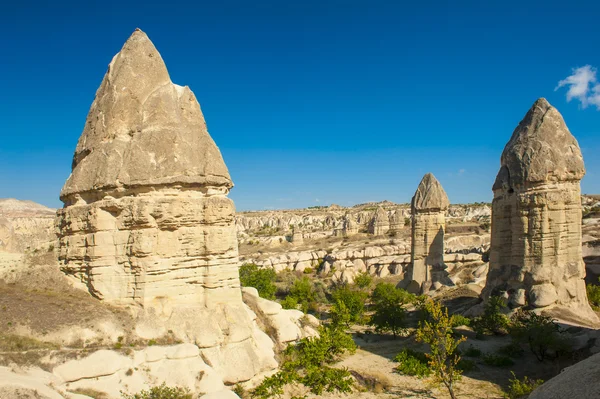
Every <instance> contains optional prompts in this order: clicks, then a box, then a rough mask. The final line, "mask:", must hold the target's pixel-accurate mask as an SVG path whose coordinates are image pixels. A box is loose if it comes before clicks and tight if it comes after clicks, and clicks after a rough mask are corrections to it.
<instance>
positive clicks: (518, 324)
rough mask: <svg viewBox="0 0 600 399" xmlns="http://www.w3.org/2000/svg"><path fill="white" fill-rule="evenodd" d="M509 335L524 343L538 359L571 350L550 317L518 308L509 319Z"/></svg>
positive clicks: (557, 355)
mask: <svg viewBox="0 0 600 399" xmlns="http://www.w3.org/2000/svg"><path fill="white" fill-rule="evenodd" d="M511 321H512V325H511V328H510V335H511V336H512V338H513V340H515V341H516V342H518V343H526V344H528V345H529V349H531V352H532V353H533V354H534V355H535V357H536V358H537V359H538V360H539V361H540V362H542V361H544V360H545V359H548V358H557V357H559V356H560V355H562V354H565V353H567V352H569V351H570V350H571V345H570V344H569V341H568V339H567V338H566V337H565V336H564V334H563V331H562V329H561V328H560V326H559V325H558V324H556V323H555V321H554V320H553V319H552V317H549V316H543V315H538V314H536V313H534V312H532V311H527V310H522V309H520V310H519V311H517V313H515V314H514V315H513V317H512V319H511Z"/></svg>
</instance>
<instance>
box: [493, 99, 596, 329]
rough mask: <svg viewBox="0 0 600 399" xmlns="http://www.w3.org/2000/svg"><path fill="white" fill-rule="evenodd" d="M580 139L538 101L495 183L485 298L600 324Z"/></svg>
mask: <svg viewBox="0 0 600 399" xmlns="http://www.w3.org/2000/svg"><path fill="white" fill-rule="evenodd" d="M584 174H585V167H584V163H583V157H582V155H581V151H580V149H579V145H578V143H577V140H576V139H575V137H573V135H571V133H570V132H569V129H568V128H567V126H566V124H565V122H564V120H563V118H562V116H561V114H560V113H559V112H558V111H557V110H556V108H554V107H552V106H551V105H550V104H549V103H548V102H547V101H546V100H545V99H543V98H541V99H539V100H537V101H536V102H535V103H534V104H533V106H532V107H531V109H530V110H529V112H527V114H526V115H525V118H524V119H523V120H522V121H521V122H520V123H519V125H518V126H517V128H516V129H515V131H514V132H513V134H512V137H511V139H510V141H509V142H508V144H507V145H506V147H505V148H504V152H503V153H502V157H501V167H500V171H499V172H498V176H497V177H496V182H495V183H494V186H493V192H494V201H493V205H492V239H491V250H490V269H489V273H488V276H487V282H486V287H485V289H484V290H483V293H482V295H483V297H484V299H487V298H488V297H489V296H490V295H505V296H506V297H507V299H508V303H509V305H510V306H511V307H513V308H515V307H520V306H526V305H528V306H530V307H533V308H544V309H545V310H547V311H549V312H551V313H554V314H556V315H557V317H560V316H561V315H563V316H564V317H567V318H573V317H569V314H571V315H573V314H574V315H576V318H578V319H580V320H581V322H582V323H597V321H598V319H597V317H596V315H595V314H594V313H593V312H592V310H591V308H590V306H589V304H588V301H587V297H586V289H585V284H584V280H583V279H584V277H585V266H584V263H583V260H582V247H581V217H582V215H581V195H580V194H581V192H580V184H579V182H580V180H581V178H582V177H583V176H584ZM565 312H566V313H565Z"/></svg>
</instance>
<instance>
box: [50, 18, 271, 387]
mask: <svg viewBox="0 0 600 399" xmlns="http://www.w3.org/2000/svg"><path fill="white" fill-rule="evenodd" d="M232 186H233V184H232V182H231V179H230V177H229V173H228V171H227V167H226V166H225V163H224V162H223V158H222V157H221V154H220V152H219V149H218V148H217V146H216V145H215V143H214V141H213V140H212V138H211V137H210V135H209V134H208V131H207V128H206V123H205V121H204V116H203V115H202V111H201V110H200V106H199V104H198V102H197V101H196V98H195V97H194V95H193V93H192V92H191V90H190V89H189V88H188V87H180V86H177V85H175V84H173V83H172V82H171V80H170V78H169V74H168V72H167V69H166V66H165V64H164V62H163V60H162V58H161V56H160V54H159V53H158V51H157V50H156V48H155V47H154V45H153V44H152V42H151V41H150V40H149V39H148V37H147V36H146V34H145V33H143V32H142V31H140V30H136V31H135V32H134V33H133V34H132V35H131V37H130V38H129V39H128V40H127V42H126V43H125V45H124V46H123V49H122V50H121V51H120V52H119V53H118V54H117V55H116V56H115V57H114V58H113V60H112V61H111V63H110V65H109V67H108V71H107V73H106V75H105V76H104V80H103V81H102V84H101V85H100V88H99V89H98V91H97V93H96V98H95V100H94V102H93V104H92V106H91V109H90V112H89V114H88V118H87V121H86V124H85V128H84V131H83V133H82V135H81V138H80V139H79V142H78V144H77V148H76V150H75V156H74V158H73V170H72V173H71V175H70V176H69V178H68V180H67V182H66V183H65V185H64V187H63V190H62V192H61V200H62V201H63V202H64V204H65V206H64V208H63V209H61V210H60V211H59V212H58V216H57V222H56V226H57V230H58V233H59V236H60V241H59V250H60V254H59V260H60V262H61V265H62V270H63V271H64V272H66V273H67V274H68V275H70V276H72V277H74V278H75V279H77V280H79V281H81V282H82V283H83V284H85V286H86V287H87V289H88V290H89V291H90V293H92V294H93V295H94V296H96V297H98V298H100V299H103V300H105V301H107V302H110V303H115V304H125V305H137V306H135V307H133V308H134V309H138V310H137V313H138V314H137V325H136V328H135V333H136V334H137V336H139V337H141V338H145V339H153V338H156V337H160V336H162V335H165V334H166V333H167V332H169V330H170V331H171V332H172V333H173V334H174V335H175V337H176V338H177V339H179V340H181V341H183V342H191V343H194V344H195V345H196V346H197V347H198V348H199V351H200V353H201V357H202V360H203V361H204V362H206V364H207V365H208V366H210V367H211V368H212V369H214V370H215V371H216V372H217V373H218V374H219V375H220V377H221V378H222V379H223V381H224V382H225V383H235V382H237V381H242V380H248V379H250V378H252V377H253V376H255V375H257V374H258V373H260V372H263V371H265V370H269V369H272V368H274V367H276V365H277V364H276V362H275V360H274V357H273V350H272V346H273V343H272V342H271V341H270V340H269V339H268V337H267V336H266V335H265V334H264V333H263V332H262V331H261V330H260V329H259V328H258V326H257V323H256V322H255V321H253V317H255V316H253V315H252V312H250V311H249V309H248V308H247V307H246V306H245V305H244V303H243V302H242V296H241V292H240V282H239V275H238V267H239V259H238V245H237V239H236V228H235V224H234V214H235V208H234V204H233V201H232V200H231V199H229V198H228V197H227V194H228V192H229V189H230V188H231V187H232Z"/></svg>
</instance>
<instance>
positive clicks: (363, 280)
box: [354, 272, 373, 290]
mask: <svg viewBox="0 0 600 399" xmlns="http://www.w3.org/2000/svg"><path fill="white" fill-rule="evenodd" d="M372 283H373V277H371V275H370V274H369V273H367V272H361V273H358V274H357V275H356V277H354V284H355V285H356V286H357V287H358V288H360V289H361V290H364V289H367V288H369V287H370V286H371V284H372Z"/></svg>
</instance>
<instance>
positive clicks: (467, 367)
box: [456, 358, 477, 373]
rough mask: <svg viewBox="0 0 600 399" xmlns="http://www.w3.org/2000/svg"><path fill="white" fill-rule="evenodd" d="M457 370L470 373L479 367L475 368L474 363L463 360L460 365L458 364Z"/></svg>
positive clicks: (459, 362)
mask: <svg viewBox="0 0 600 399" xmlns="http://www.w3.org/2000/svg"><path fill="white" fill-rule="evenodd" d="M456 368H457V369H459V370H460V371H462V372H463V373H468V372H469V371H473V370H475V369H476V368H477V367H476V366H475V362H474V361H472V360H469V359H463V358H461V359H460V360H459V361H458V363H456Z"/></svg>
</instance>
